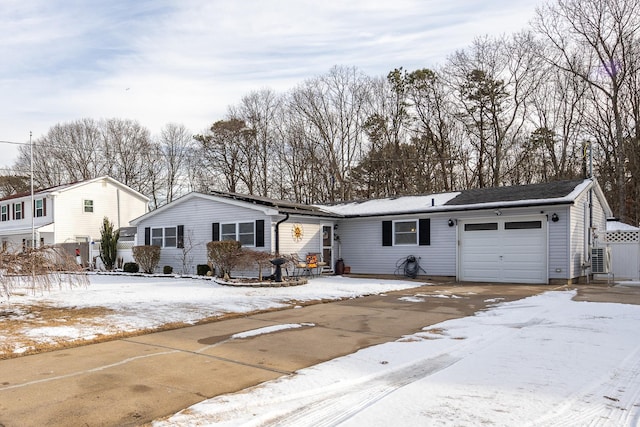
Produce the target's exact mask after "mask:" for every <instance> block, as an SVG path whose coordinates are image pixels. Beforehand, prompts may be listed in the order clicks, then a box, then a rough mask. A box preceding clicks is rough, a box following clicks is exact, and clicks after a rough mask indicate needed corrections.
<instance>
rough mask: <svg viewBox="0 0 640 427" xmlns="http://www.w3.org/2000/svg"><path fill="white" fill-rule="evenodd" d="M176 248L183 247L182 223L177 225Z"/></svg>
mask: <svg viewBox="0 0 640 427" xmlns="http://www.w3.org/2000/svg"><path fill="white" fill-rule="evenodd" d="M177 247H178V248H184V225H179V226H178V242H177Z"/></svg>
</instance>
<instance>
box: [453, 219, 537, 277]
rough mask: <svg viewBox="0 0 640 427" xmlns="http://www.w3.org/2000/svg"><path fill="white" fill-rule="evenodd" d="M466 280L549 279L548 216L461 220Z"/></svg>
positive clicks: (461, 259)
mask: <svg viewBox="0 0 640 427" xmlns="http://www.w3.org/2000/svg"><path fill="white" fill-rule="evenodd" d="M458 233H459V239H458V241H459V242H460V244H459V247H458V251H459V253H458V266H459V273H458V276H459V278H460V280H462V281H478V282H498V283H547V282H548V273H547V272H548V269H547V259H548V257H547V252H548V251H547V248H548V244H547V218H546V216H544V215H541V216H540V215H538V216H528V217H496V218H485V219H474V220H467V221H461V222H460V223H459V226H458Z"/></svg>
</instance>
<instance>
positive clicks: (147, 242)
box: [144, 227, 151, 246]
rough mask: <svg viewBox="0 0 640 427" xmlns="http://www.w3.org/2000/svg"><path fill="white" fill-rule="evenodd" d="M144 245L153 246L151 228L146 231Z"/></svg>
mask: <svg viewBox="0 0 640 427" xmlns="http://www.w3.org/2000/svg"><path fill="white" fill-rule="evenodd" d="M144 244H145V245H147V246H149V245H151V227H147V228H145V229H144Z"/></svg>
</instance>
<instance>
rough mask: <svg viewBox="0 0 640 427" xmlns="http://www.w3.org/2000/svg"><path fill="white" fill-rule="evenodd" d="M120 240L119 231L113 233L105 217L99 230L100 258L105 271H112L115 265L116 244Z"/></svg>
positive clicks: (111, 225) (110, 224) (109, 222)
mask: <svg viewBox="0 0 640 427" xmlns="http://www.w3.org/2000/svg"><path fill="white" fill-rule="evenodd" d="M119 238H120V232H119V231H115V232H114V231H113V223H112V222H111V221H109V218H107V217H106V216H105V217H104V220H103V221H102V228H100V258H102V262H103V263H104V267H105V268H106V269H107V270H113V266H114V265H115V263H116V256H117V244H118V239H119Z"/></svg>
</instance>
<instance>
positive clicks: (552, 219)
mask: <svg viewBox="0 0 640 427" xmlns="http://www.w3.org/2000/svg"><path fill="white" fill-rule="evenodd" d="M559 219H560V218H559V217H558V214H557V213H555V212H554V213H553V215H551V221H553V222H558V220H559Z"/></svg>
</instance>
